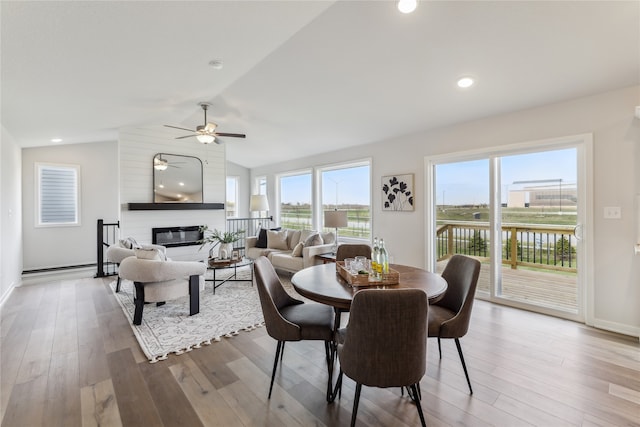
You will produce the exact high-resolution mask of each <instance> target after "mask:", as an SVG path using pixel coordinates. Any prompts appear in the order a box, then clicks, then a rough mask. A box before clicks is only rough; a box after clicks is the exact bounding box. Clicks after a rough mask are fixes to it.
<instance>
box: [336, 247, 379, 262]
mask: <svg viewBox="0 0 640 427" xmlns="http://www.w3.org/2000/svg"><path fill="white" fill-rule="evenodd" d="M357 256H366V257H367V258H371V246H369V245H365V244H342V245H340V246H338V250H337V251H336V261H344V259H345V258H355V257H357Z"/></svg>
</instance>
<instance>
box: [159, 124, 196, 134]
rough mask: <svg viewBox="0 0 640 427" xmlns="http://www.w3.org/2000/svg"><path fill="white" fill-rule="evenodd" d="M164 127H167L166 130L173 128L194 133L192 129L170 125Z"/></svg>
mask: <svg viewBox="0 0 640 427" xmlns="http://www.w3.org/2000/svg"><path fill="white" fill-rule="evenodd" d="M164 126H165V127H168V128H174V129H180V130H186V131H187V132H195V131H194V130H193V129H187V128H181V127H178V126H171V125H164Z"/></svg>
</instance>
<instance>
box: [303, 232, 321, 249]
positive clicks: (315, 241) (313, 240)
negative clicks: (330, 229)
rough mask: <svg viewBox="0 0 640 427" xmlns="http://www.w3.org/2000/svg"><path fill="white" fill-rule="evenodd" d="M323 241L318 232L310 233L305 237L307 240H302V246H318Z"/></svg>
mask: <svg viewBox="0 0 640 427" xmlns="http://www.w3.org/2000/svg"><path fill="white" fill-rule="evenodd" d="M323 243H324V241H323V240H322V237H320V234H318V233H315V234H312V235H310V236H309V237H307V240H305V241H304V246H305V248H306V247H309V246H318V245H321V244H323Z"/></svg>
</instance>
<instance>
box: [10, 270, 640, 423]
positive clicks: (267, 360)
mask: <svg viewBox="0 0 640 427" xmlns="http://www.w3.org/2000/svg"><path fill="white" fill-rule="evenodd" d="M109 280H111V279H109ZM107 283H108V280H102V279H81V280H70V281H59V282H52V283H48V284H45V285H31V286H24V287H21V288H17V289H15V290H14V292H13V293H12V295H11V296H10V298H9V299H8V301H7V302H6V303H5V304H4V305H3V306H2V313H1V322H2V323H1V335H0V337H1V357H2V359H1V371H0V375H1V379H0V383H1V389H0V403H1V406H0V411H1V412H2V426H7V427H8V426H20V427H24V426H27V427H31V426H65V427H66V426H142V425H144V426H204V425H206V426H209V425H211V426H225V427H226V426H322V425H326V426H346V425H349V421H350V417H351V406H352V403H353V396H354V389H355V387H354V384H353V382H351V381H350V380H348V379H345V384H344V386H343V393H342V398H341V399H340V400H336V402H335V403H333V404H330V405H328V404H327V403H326V401H325V399H324V389H325V387H326V370H325V365H324V363H325V362H324V351H323V346H322V343H319V342H318V343H313V342H311V343H309V342H301V343H288V344H287V346H286V351H285V355H284V365H283V368H282V369H281V370H279V371H278V375H277V377H276V385H275V386H274V391H273V396H272V398H271V400H268V399H267V393H268V387H269V380H270V374H271V368H272V363H273V357H274V354H275V347H276V342H275V341H274V340H273V339H271V338H270V337H269V336H268V335H267V334H266V331H265V330H264V328H259V329H257V330H255V331H253V332H241V333H240V334H239V335H238V336H235V337H233V338H228V339H223V340H222V341H220V342H217V343H213V344H212V345H210V346H205V347H202V348H200V349H196V350H193V351H191V352H189V353H185V354H183V355H180V356H175V355H172V356H170V357H169V358H168V359H167V360H165V361H160V362H158V363H155V364H151V363H149V362H148V361H147V360H146V358H145V357H144V355H143V354H142V352H141V351H140V349H139V347H138V343H137V341H136V339H135V337H134V335H133V332H132V330H131V328H130V327H129V325H128V323H127V320H126V318H125V316H124V315H123V313H122V311H121V309H120V306H119V305H118V304H117V302H116V301H115V299H114V298H113V296H112V295H111V293H110V291H109V289H108V287H107ZM461 342H462V346H463V350H464V354H465V359H466V362H467V366H468V368H469V374H470V376H471V381H472V384H473V388H474V394H473V396H470V395H469V394H468V389H467V384H466V381H465V378H464V374H463V372H462V367H461V365H460V360H459V359H458V354H457V352H456V349H455V345H454V343H453V341H451V340H449V341H443V343H442V344H443V359H442V360H439V359H438V350H437V343H436V341H435V340H429V342H428V348H427V354H428V367H427V374H426V375H425V377H424V378H423V380H422V383H421V384H422V396H423V399H422V406H423V409H424V411H425V416H426V419H427V424H428V425H429V426H448V425H451V426H488V425H497V426H521V425H538V426H565V425H566V426H570V425H576V426H577V425H580V426H640V345H639V343H638V340H637V339H631V338H628V337H623V336H619V335H615V334H611V333H607V332H603V331H599V330H595V329H592V328H588V327H585V326H584V325H580V324H577V323H573V322H569V321H564V320H559V319H555V318H551V317H546V316H542V315H538V314H534V313H530V312H525V311H520V310H516V309H512V308H507V307H502V306H497V305H493V304H491V303H488V302H484V301H476V304H475V306H474V311H473V318H472V322H471V328H470V330H469V333H468V334H467V336H465V337H464V338H463V339H462V340H461ZM357 424H358V425H361V426H365V425H366V426H402V425H419V419H418V416H417V412H416V410H415V407H414V406H413V405H412V404H411V403H410V401H409V399H408V398H407V397H406V395H405V396H404V397H401V396H400V390H399V389H376V388H370V387H363V390H362V397H361V400H360V408H359V411H358V423H357Z"/></svg>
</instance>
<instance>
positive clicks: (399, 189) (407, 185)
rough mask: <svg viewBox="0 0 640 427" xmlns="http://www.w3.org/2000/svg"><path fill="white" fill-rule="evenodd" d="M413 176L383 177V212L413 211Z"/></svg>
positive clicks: (409, 174) (408, 174) (410, 174)
mask: <svg viewBox="0 0 640 427" xmlns="http://www.w3.org/2000/svg"><path fill="white" fill-rule="evenodd" d="M413 209H414V208H413V174H412V173H407V174H404V175H389V176H383V177H382V210H383V211H413Z"/></svg>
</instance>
